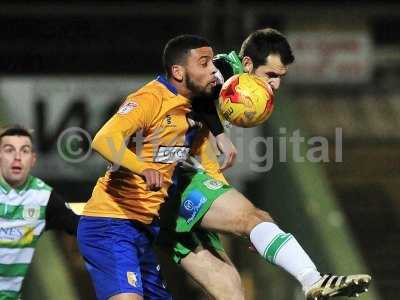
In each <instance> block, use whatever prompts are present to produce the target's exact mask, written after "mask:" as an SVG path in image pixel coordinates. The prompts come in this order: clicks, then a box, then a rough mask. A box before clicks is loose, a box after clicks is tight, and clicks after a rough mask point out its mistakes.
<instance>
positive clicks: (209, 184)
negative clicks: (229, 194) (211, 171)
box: [203, 179, 223, 190]
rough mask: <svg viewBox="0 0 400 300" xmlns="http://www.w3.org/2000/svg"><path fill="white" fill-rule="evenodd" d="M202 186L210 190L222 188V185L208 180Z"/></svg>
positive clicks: (213, 180)
mask: <svg viewBox="0 0 400 300" xmlns="http://www.w3.org/2000/svg"><path fill="white" fill-rule="evenodd" d="M203 184H204V185H205V186H206V187H207V188H208V189H210V190H218V189H220V188H222V186H223V183H222V182H221V181H218V180H215V179H209V180H206V181H204V182H203Z"/></svg>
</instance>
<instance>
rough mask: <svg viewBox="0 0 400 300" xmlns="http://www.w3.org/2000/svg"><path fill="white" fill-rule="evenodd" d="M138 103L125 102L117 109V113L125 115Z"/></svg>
mask: <svg viewBox="0 0 400 300" xmlns="http://www.w3.org/2000/svg"><path fill="white" fill-rule="evenodd" d="M138 106H139V105H138V104H137V103H136V102H126V103H124V104H122V106H121V107H120V108H119V109H118V112H117V113H118V114H120V115H126V114H127V113H129V112H130V111H131V110H132V109H134V108H136V107H138Z"/></svg>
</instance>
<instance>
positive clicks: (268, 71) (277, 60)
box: [249, 54, 288, 90]
mask: <svg viewBox="0 0 400 300" xmlns="http://www.w3.org/2000/svg"><path fill="white" fill-rule="evenodd" d="M265 61H266V63H265V64H264V65H260V66H258V67H257V68H256V69H253V68H251V70H250V71H249V72H250V73H251V74H254V75H257V76H260V77H263V78H265V79H266V80H267V82H268V83H269V85H270V86H271V87H272V88H273V89H274V90H277V89H279V86H280V85H281V80H282V78H283V77H284V76H285V75H286V73H287V72H288V67H287V66H285V65H284V64H283V63H282V60H281V57H280V55H279V54H270V55H268V56H267V58H266V60H265Z"/></svg>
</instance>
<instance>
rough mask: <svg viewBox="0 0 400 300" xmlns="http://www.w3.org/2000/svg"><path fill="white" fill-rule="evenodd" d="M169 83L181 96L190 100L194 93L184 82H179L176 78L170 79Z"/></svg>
mask: <svg viewBox="0 0 400 300" xmlns="http://www.w3.org/2000/svg"><path fill="white" fill-rule="evenodd" d="M168 81H169V83H171V84H172V85H173V86H174V87H175V88H176V91H177V92H178V94H179V95H181V96H183V97H185V98H187V99H189V100H190V98H191V96H192V92H191V91H190V90H189V89H188V88H187V86H186V85H185V84H184V82H181V81H177V80H175V79H174V78H168Z"/></svg>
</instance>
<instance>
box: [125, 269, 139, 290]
mask: <svg viewBox="0 0 400 300" xmlns="http://www.w3.org/2000/svg"><path fill="white" fill-rule="evenodd" d="M126 278H127V279H128V283H129V284H130V285H131V286H133V287H137V277H136V273H135V272H129V271H128V272H126Z"/></svg>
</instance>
